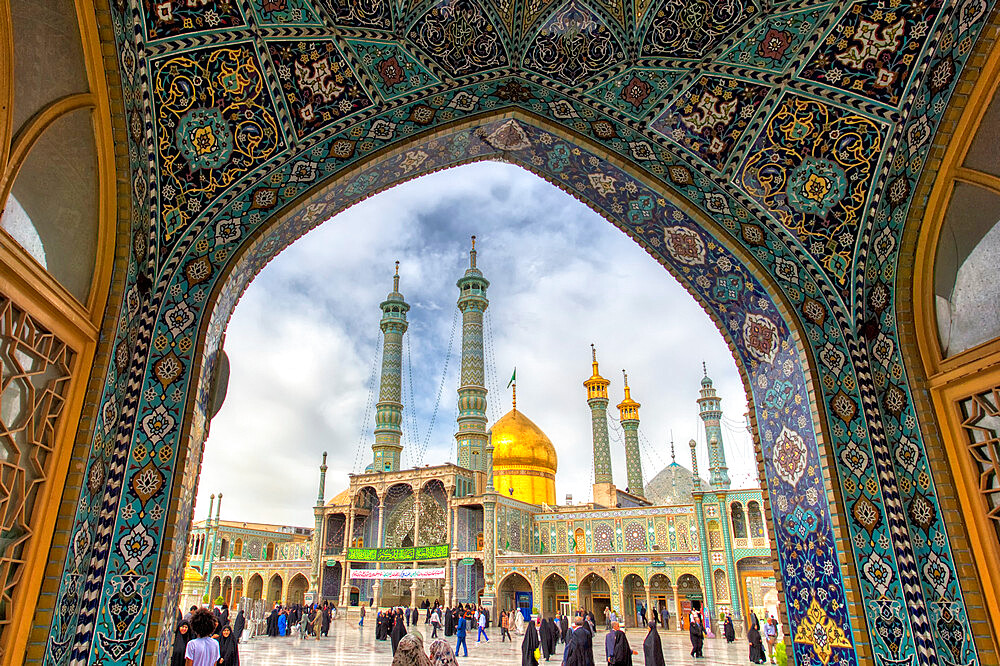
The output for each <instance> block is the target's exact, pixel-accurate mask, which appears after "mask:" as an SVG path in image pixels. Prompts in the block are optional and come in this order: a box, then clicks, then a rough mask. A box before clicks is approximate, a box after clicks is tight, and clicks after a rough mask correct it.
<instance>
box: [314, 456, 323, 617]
mask: <svg viewBox="0 0 1000 666" xmlns="http://www.w3.org/2000/svg"><path fill="white" fill-rule="evenodd" d="M324 499H326V451H324V452H323V464H321V465H320V466H319V492H318V493H317V494H316V506H315V507H313V519H314V524H313V540H312V581H311V583H312V584H311V588H312V589H313V590H321V589H323V586H322V585H321V584H320V561H321V558H320V555H321V552H320V551H321V550H322V544H323V539H324V538H325V536H324V534H323V500H324ZM319 600H320V599H319V598H318V597H317V601H319Z"/></svg>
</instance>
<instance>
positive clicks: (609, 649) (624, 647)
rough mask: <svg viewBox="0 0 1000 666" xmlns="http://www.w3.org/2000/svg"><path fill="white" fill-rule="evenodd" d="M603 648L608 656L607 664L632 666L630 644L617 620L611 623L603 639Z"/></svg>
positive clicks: (611, 665) (609, 665)
mask: <svg viewBox="0 0 1000 666" xmlns="http://www.w3.org/2000/svg"><path fill="white" fill-rule="evenodd" d="M604 650H605V652H606V653H607V656H608V666H632V655H633V654H634V652H633V650H632V646H631V645H629V644H628V636H626V635H625V632H624V631H622V630H621V625H619V624H618V623H617V622H612V623H611V631H610V632H608V635H607V637H606V638H605V639H604Z"/></svg>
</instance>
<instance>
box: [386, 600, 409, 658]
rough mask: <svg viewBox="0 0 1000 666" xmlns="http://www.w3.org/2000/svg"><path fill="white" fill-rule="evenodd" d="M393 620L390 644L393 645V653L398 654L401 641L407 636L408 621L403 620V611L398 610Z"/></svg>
mask: <svg viewBox="0 0 1000 666" xmlns="http://www.w3.org/2000/svg"><path fill="white" fill-rule="evenodd" d="M392 619H393V625H392V633H390V634H389V642H390V643H392V653H393V654H396V648H397V647H399V641H400V640H402V638H403V636H405V635H406V620H404V619H403V611H401V610H397V611H396V614H395V615H394V616H393V618H392Z"/></svg>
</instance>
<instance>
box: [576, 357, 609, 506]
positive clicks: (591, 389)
mask: <svg viewBox="0 0 1000 666" xmlns="http://www.w3.org/2000/svg"><path fill="white" fill-rule="evenodd" d="M590 351H591V358H592V359H593V360H592V365H591V367H592V374H591V376H590V379H588V380H587V381H585V382H584V383H583V385H584V387H586V389H587V404H588V405H589V406H590V423H591V426H592V429H593V442H594V485H598V484H605V483H606V484H612V483H614V478H613V477H612V474H611V447H610V444H609V443H608V386H610V385H611V382H609V381H608V380H607V379H605V378H604V377H601V373H600V372H598V369H597V349H596V348H595V347H594V345H593V344H591V345H590ZM596 496H597V493H595V497H596Z"/></svg>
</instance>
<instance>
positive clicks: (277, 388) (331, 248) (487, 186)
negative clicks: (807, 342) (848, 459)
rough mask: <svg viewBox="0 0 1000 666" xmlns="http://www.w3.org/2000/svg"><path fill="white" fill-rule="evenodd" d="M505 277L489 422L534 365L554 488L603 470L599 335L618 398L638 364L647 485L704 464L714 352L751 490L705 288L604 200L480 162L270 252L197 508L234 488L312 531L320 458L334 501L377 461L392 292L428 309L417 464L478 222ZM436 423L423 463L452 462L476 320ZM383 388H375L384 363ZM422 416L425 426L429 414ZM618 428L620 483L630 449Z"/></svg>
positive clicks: (234, 355) (242, 332) (417, 332)
mask: <svg viewBox="0 0 1000 666" xmlns="http://www.w3.org/2000/svg"><path fill="white" fill-rule="evenodd" d="M472 234H476V235H477V236H478V237H479V239H480V240H479V242H478V246H477V247H478V249H479V250H480V252H479V266H480V268H481V269H482V270H483V272H484V274H485V275H486V277H487V278H488V279H489V280H490V282H491V286H490V289H489V297H490V308H489V319H490V328H491V331H492V342H493V345H492V355H493V357H494V358H495V361H496V367H495V368H494V369H492V371H491V373H490V374H491V377H492V378H493V380H492V381H491V385H490V386H489V387H488V388H490V389H491V394H490V396H489V400H490V403H491V407H490V410H489V413H490V416H491V420H492V419H493V418H496V417H497V416H499V415H501V414H503V413H505V412H506V411H507V410H509V409H510V395H509V391H507V390H505V389H504V387H505V386H506V384H507V379H508V378H509V377H510V372H511V369H512V368H513V367H514V366H515V365H516V366H517V368H518V373H517V374H518V408H519V409H520V410H521V411H522V412H524V413H525V414H526V415H527V416H529V417H530V418H531V419H532V420H534V421H535V422H536V423H537V424H538V425H539V426H540V427H541V428H542V429H543V430H545V432H546V433H547V434H548V435H549V437H550V438H551V439H552V441H553V443H554V444H555V446H556V449H557V452H558V454H559V474H558V477H557V492H558V497H559V498H560V499H562V498H563V496H564V495H565V494H566V493H572V494H573V496H574V498H575V499H576V500H577V501H579V500H586V499H588V498H589V497H590V484H591V479H592V455H591V427H590V411H589V409H588V407H587V404H586V398H585V394H584V389H583V386H582V382H583V381H584V380H585V379H586V378H587V377H589V376H590V343H591V342H593V343H595V344H596V345H597V349H598V356H599V360H600V362H601V373H602V374H603V375H604V376H605V377H607V378H608V379H609V380H611V382H612V385H611V389H610V390H611V397H612V400H611V408H610V409H609V414H610V415H611V416H613V417H616V416H617V410H616V409H615V408H614V406H615V405H616V404H617V403H618V402H619V401H620V400H621V398H622V396H623V393H622V388H621V387H622V376H621V369H622V368H625V369H627V370H628V372H629V384H630V386H631V387H632V396H633V398H635V399H636V400H638V401H639V402H641V403H642V409H641V411H640V417H641V425H640V431H641V432H642V433H643V434H644V446H643V466H644V472H645V476H646V478H647V480H648V479H649V478H650V477H652V476H653V474H655V473H656V472H657V471H659V469H660V468H661V467H662V466H663V465H665V464H667V463H669V462H670V450H669V438H670V432H671V431H673V435H674V439H675V441H676V443H677V460H678V462H679V463H681V464H683V465H685V466H688V467H689V466H690V455H689V449H688V446H687V441H688V440H689V439H691V438H695V439H698V440H699V441H700V442H701V444H702V446H701V459H700V461H699V466H700V468H701V471H702V475H703V476H707V455H706V453H705V451H704V439H705V438H704V434H703V431H702V430H701V427H700V420H699V418H698V414H697V405H696V403H695V400H696V399H697V397H698V396H697V391H698V389H699V381H700V380H701V376H702V373H701V362H702V360H704V361H706V362H707V364H708V368H709V374H710V375H711V376H712V377H713V379H714V380H715V385H716V387H717V388H718V389H719V393H720V395H721V396H722V399H723V408H724V410H725V412H726V416H727V418H728V419H729V420H730V421H731V422H733V423H732V424H731V427H730V428H728V429H727V430H726V432H725V436H726V438H727V439H726V443H727V455H728V458H729V466H730V475H731V477H733V481H734V485H746V484H747V483H748V482H749V479H752V478H753V477H754V475H755V473H756V472H755V466H754V463H753V451H752V449H751V448H749V447H750V445H749V441H748V438H747V437H746V434H745V432H741V431H740V425H739V423H740V422H742V420H743V413H744V412H745V411H746V402H745V401H746V398H745V395H744V393H743V386H742V382H741V380H740V377H739V375H738V373H737V370H736V365H735V363H734V361H733V360H732V357H731V355H730V353H729V349H728V347H727V346H726V344H725V342H724V341H723V339H722V336H721V335H720V334H719V332H718V331H717V330H716V328H715V326H714V324H713V323H712V322H711V321H710V319H709V317H708V316H707V315H706V314H705V313H704V312H703V311H702V310H701V308H700V306H699V305H698V304H697V303H696V302H695V301H694V299H692V298H691V296H690V295H688V294H687V293H686V291H685V290H684V289H683V287H681V285H680V284H678V283H677V282H676V281H675V280H674V279H673V278H671V277H670V276H669V275H668V274H667V273H666V271H665V270H664V269H663V268H662V267H661V266H660V265H658V264H657V263H656V262H655V261H654V260H653V259H651V258H650V257H649V256H648V255H647V254H646V253H645V252H644V251H643V250H642V249H641V248H640V247H639V246H638V245H636V244H635V243H634V242H632V241H631V240H630V239H628V238H627V237H626V236H625V235H624V234H623V233H621V232H620V231H618V230H617V229H615V228H614V227H613V226H612V225H610V224H608V223H607V222H606V221H605V220H603V219H602V218H600V217H599V216H598V215H596V214H595V213H594V212H593V211H591V210H590V209H589V208H587V207H586V206H584V205H583V204H581V203H579V202H578V201H576V200H575V199H573V198H572V197H570V196H568V195H566V194H564V193H563V192H561V191H559V190H557V189H556V188H554V187H551V186H550V185H548V184H546V183H544V182H543V181H541V180H540V179H538V178H537V177H535V176H533V175H531V174H529V173H528V172H526V171H523V170H521V169H518V168H516V167H513V166H510V165H505V164H497V163H480V164H474V165H469V166H465V167H460V168H459V169H454V170H448V171H445V172H441V173H437V174H433V175H430V176H426V177H424V178H421V179H418V180H415V181H411V182H408V183H405V184H403V185H400V186H399V187H396V188H393V189H391V190H389V191H387V192H385V193H383V194H381V195H378V196H376V197H373V198H371V199H368V200H366V201H365V202H363V203H361V204H359V205H357V206H355V207H354V208H351V209H349V210H347V211H345V212H344V213H342V214H341V215H338V216H337V217H335V218H334V219H332V220H330V221H329V222H327V223H326V224H324V225H322V226H321V227H319V228H317V229H315V230H314V231H312V232H311V233H310V234H308V235H307V236H306V237H305V238H303V239H301V240H300V241H298V242H297V243H295V244H294V245H292V246H291V247H290V248H288V249H287V250H286V251H285V252H283V253H282V254H281V255H279V256H278V257H277V258H276V259H275V260H274V261H272V262H271V263H270V264H269V265H268V266H267V267H266V268H265V269H264V270H263V271H262V272H261V274H260V276H258V278H257V279H256V280H255V281H254V283H253V284H252V285H251V286H250V288H249V289H248V290H247V292H246V294H245V295H244V297H243V299H242V300H241V302H240V304H239V305H238V307H237V308H236V311H235V313H234V316H233V318H232V321H231V323H230V326H229V330H228V333H227V339H226V350H227V353H228V354H229V356H230V360H231V366H232V373H231V378H230V388H229V394H228V397H227V398H226V403H225V405H224V406H223V408H222V410H221V411H220V412H219V414H218V416H217V417H216V418H215V420H214V421H213V423H212V428H211V434H210V436H209V440H208V442H207V444H206V451H205V458H204V464H203V469H202V477H201V484H200V488H199V502H198V504H197V510H196V515H197V516H198V518H199V519H200V518H203V517H204V516H205V514H206V513H207V509H208V495H209V494H210V493H213V492H214V493H218V492H220V491H221V492H223V493H224V495H225V504H226V506H225V507H224V508H223V512H222V514H223V516H224V517H227V518H229V519H234V520H235V519H240V520H248V521H250V520H253V521H261V522H275V523H288V524H296V525H311V524H312V520H313V518H312V510H311V507H312V505H313V503H314V502H315V498H316V490H317V482H318V469H317V468H318V465H319V460H320V455H321V453H322V452H323V451H328V452H329V454H330V457H329V460H328V465H329V466H330V469H329V471H328V474H327V493H326V496H327V498H329V497H330V496H332V495H333V494H334V493H336V492H339V491H340V490H341V489H343V488H344V487H345V486H346V484H347V474H348V473H349V472H351V471H360V470H361V469H363V468H364V466H365V465H366V464H368V462H370V458H371V448H370V447H371V441H372V438H373V436H372V434H371V433H372V429H373V427H374V415H373V413H372V410H371V405H372V404H373V402H374V400H375V399H376V396H372V395H371V394H370V392H369V389H370V386H371V385H372V384H371V382H372V379H373V377H372V374H371V369H372V361H373V358H374V355H375V354H376V352H377V347H378V320H379V316H380V312H379V309H378V304H379V302H380V301H382V300H383V299H384V298H385V295H386V293H388V292H389V291H390V289H391V287H392V270H393V262H394V261H395V260H397V259H398V260H400V262H401V268H400V274H401V284H400V290H401V291H402V293H403V294H404V295H405V296H406V299H407V301H408V302H409V303H410V304H411V310H410V314H409V321H410V329H409V332H408V333H407V337H408V346H409V352H410V355H411V361H410V364H411V366H412V376H413V386H412V394H413V400H411V399H410V392H411V387H410V386H409V371H407V372H404V376H405V378H404V394H405V395H404V401H405V403H406V405H405V409H404V416H405V422H404V445H405V447H406V448H405V449H404V458H403V462H404V465H412V464H415V463H416V462H417V460H416V459H415V458H416V452H417V450H418V449H419V448H420V446H419V444H420V443H422V442H423V440H424V435H425V433H426V432H427V428H428V424H429V421H430V419H431V414H432V412H433V411H434V408H435V402H436V401H435V398H436V397H437V393H438V388H439V385H440V384H441V378H442V371H443V366H444V363H445V358H446V356H447V352H448V340H449V333H450V332H451V330H452V325H453V321H454V318H455V300H456V298H457V289H456V287H455V281H456V280H457V279H458V278H459V277H460V276H461V274H462V272H463V271H464V270H465V268H466V266H467V265H468V244H469V236H470V235H472ZM458 328H459V330H457V331H456V333H455V339H454V343H453V349H452V353H451V357H450V361H449V363H448V374H447V376H446V377H445V381H444V389H443V391H442V394H441V404H440V406H439V408H438V414H437V418H436V424H435V428H434V430H433V432H432V433H431V437H430V438H429V440H428V441H429V445H428V447H427V451H426V453H425V454H424V455H423V457H422V458H421V461H420V462H421V463H440V462H444V461H446V460H453V459H454V457H455V451H454V449H455V443H454V437H453V434H454V430H455V420H454V419H455V412H456V407H455V400H456V395H455V390H456V388H457V386H458V369H459V363H460V354H459V352H460V349H459V347H460V340H461V331H460V322H459V327H458ZM374 379H375V381H376V384H375V390H377V377H375V378H374ZM414 423H415V425H414ZM616 437H617V438H619V439H620V435H616V434H614V433H613V434H612V456H613V458H614V463H615V465H614V471H615V480H616V481H617V483H618V484H619V485H620V486H622V487H624V486H625V483H626V480H625V469H624V452H623V449H622V446H621V444H620V442H616Z"/></svg>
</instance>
